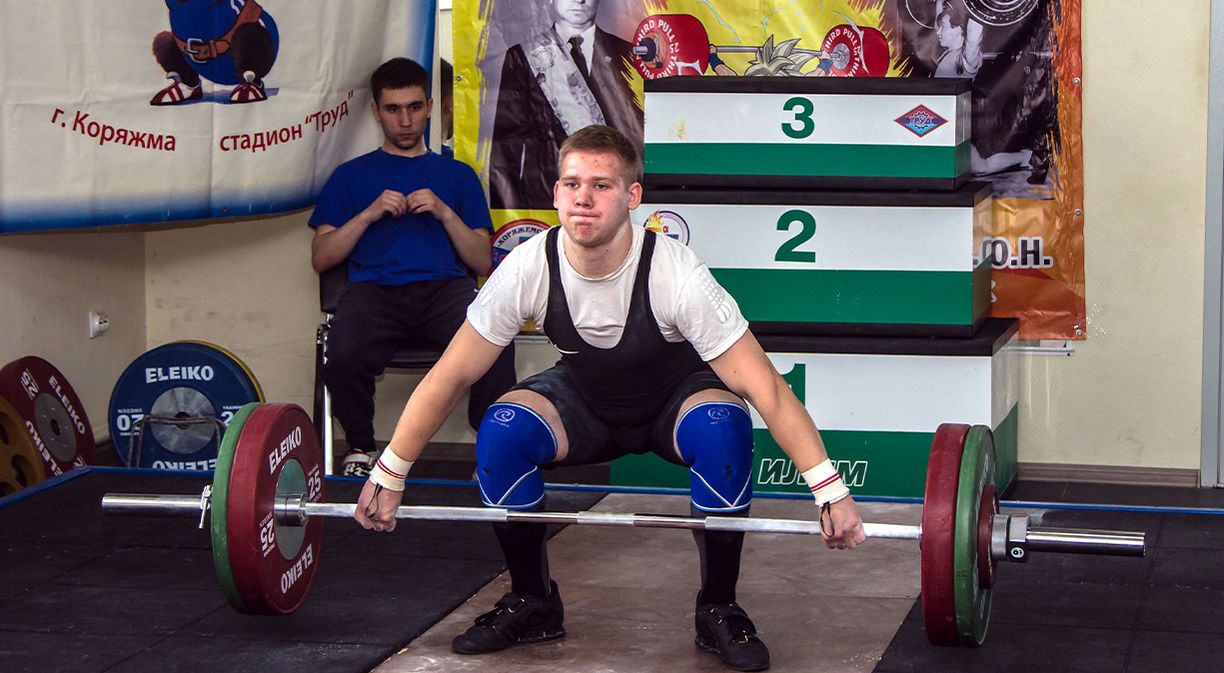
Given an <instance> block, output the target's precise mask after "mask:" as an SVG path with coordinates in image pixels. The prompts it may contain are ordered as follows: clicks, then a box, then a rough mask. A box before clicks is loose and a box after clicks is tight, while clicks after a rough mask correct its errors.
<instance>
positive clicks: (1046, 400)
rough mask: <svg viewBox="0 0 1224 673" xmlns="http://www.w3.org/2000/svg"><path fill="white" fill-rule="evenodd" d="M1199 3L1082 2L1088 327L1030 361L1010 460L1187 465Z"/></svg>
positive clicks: (1201, 44)
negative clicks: (1140, 54)
mask: <svg viewBox="0 0 1224 673" xmlns="http://www.w3.org/2000/svg"><path fill="white" fill-rule="evenodd" d="M1209 4H1210V3H1209V0H1187V1H1186V2H1182V3H1179V4H1178V11H1176V12H1162V13H1161V14H1160V31H1161V33H1162V34H1165V35H1176V36H1177V40H1176V41H1177V44H1178V47H1177V49H1176V50H1175V51H1176V55H1175V56H1171V60H1170V59H1147V58H1135V57H1134V56H1133V54H1132V53H1131V52H1132V47H1133V45H1136V44H1142V43H1144V41H1145V40H1149V39H1150V36H1151V18H1150V17H1151V14H1150V10H1151V7H1152V5H1151V4H1150V3H1147V2H1138V1H1136V0H1128V1H1125V2H1110V3H1092V2H1087V3H1083V59H1084V75H1083V81H1084V121H1083V139H1084V165H1085V178H1084V180H1085V208H1084V211H1085V223H1086V226H1085V247H1086V255H1087V286H1088V288H1087V293H1088V331H1089V337H1088V340H1087V341H1086V342H1083V343H1080V344H1078V345H1077V347H1076V354H1075V355H1074V356H1073V357H1070V358H1065V357H1063V358H1058V357H1054V358H1052V357H1032V358H1030V361H1029V368H1028V371H1029V374H1030V376H1029V380H1028V385H1027V388H1026V394H1025V395H1024V397H1023V399H1022V402H1021V404H1022V411H1021V416H1022V419H1023V422H1022V426H1021V429H1020V460H1022V461H1029V462H1047V463H1083V464H1098V465H1123V466H1125V465H1138V466H1148V467H1171V468H1193V469H1197V468H1198V467H1199V461H1200V445H1199V423H1200V409H1199V406H1200V399H1201V390H1200V386H1201V376H1202V354H1201V349H1202V327H1203V325H1202V301H1203V288H1202V278H1203V269H1202V267H1203V262H1202V259H1203V235H1204V224H1203V212H1204V199H1205V192H1204V185H1205V182H1206V181H1205V166H1206V164H1205V157H1206V133H1207V52H1208V49H1207V47H1208V40H1209V35H1208V26H1209V25H1208V22H1206V21H1204V20H1203V18H1202V17H1204V16H1207V15H1208V12H1209Z"/></svg>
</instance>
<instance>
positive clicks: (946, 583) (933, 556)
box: [921, 423, 969, 646]
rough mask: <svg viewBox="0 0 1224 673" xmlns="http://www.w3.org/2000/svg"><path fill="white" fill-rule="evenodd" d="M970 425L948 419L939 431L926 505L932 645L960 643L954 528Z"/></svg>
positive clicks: (925, 616)
mask: <svg viewBox="0 0 1224 673" xmlns="http://www.w3.org/2000/svg"><path fill="white" fill-rule="evenodd" d="M968 433H969V426H968V425H962V424H957V423H944V424H942V425H940V426H939V428H938V429H937V430H936V431H935V439H934V440H933V441H932V442H931V457H930V460H929V461H928V463H927V477H926V495H925V499H924V501H923V505H922V544H921V547H922V564H921V565H922V580H921V587H922V620H923V624H924V625H925V627H926V632H927V640H929V641H931V644H932V645H948V646H955V645H958V644H959V643H960V637H959V635H958V633H957V630H956V603H955V600H954V598H955V597H954V593H953V585H952V579H953V577H952V572H953V571H952V560H953V549H954V548H953V533H954V524H955V516H956V492H957V487H958V485H959V481H960V463H961V451H962V450H963V448H964V446H965V436H966V435H967V434H968Z"/></svg>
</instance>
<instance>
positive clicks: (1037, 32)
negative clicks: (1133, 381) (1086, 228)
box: [454, 0, 1086, 339]
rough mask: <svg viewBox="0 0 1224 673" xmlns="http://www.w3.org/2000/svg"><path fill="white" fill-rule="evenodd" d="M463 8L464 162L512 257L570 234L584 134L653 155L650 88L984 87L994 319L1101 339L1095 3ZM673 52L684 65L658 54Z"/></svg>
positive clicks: (740, 2) (852, 1)
mask: <svg viewBox="0 0 1224 673" xmlns="http://www.w3.org/2000/svg"><path fill="white" fill-rule="evenodd" d="M454 8H455V9H454V26H455V35H454V53H455V61H456V63H455V66H456V75H457V83H456V89H455V108H456V112H455V145H456V157H457V158H459V159H461V160H463V161H467V162H468V163H471V164H472V165H473V166H475V167H477V169H478V170H479V171H480V172H481V175H482V176H483V177H484V178H485V179H486V180H487V184H488V186H489V198H490V205H491V206H492V208H493V210H494V212H493V215H494V223H495V224H497V225H499V226H500V227H501V228H502V229H504V230H505V232H506V235H504V236H500V237H498V238H497V240H498V241H501V239H503V238H504V239H505V242H504V244H505V245H506V246H507V247H512V246H513V245H514V244H515V243H516V242H517V241H519V240H522V238H523V237H524V232H526V233H530V231H531V230H532V227H534V228H535V229H539V228H541V226H542V225H539V223H542V222H549V221H553V222H555V219H556V215H555V213H554V212H551V210H552V202H551V190H552V180H553V179H555V160H556V159H555V158H556V151H557V148H558V146H559V145H560V142H561V141H562V140H563V139H564V138H565V137H566V136H567V135H568V134H569V133H570V132H572V131H573V130H574V129H575V128H579V127H581V126H583V125H586V124H587V123H591V122H603V123H607V124H610V125H612V126H615V127H617V128H619V129H620V130H622V131H624V132H625V133H626V134H627V135H629V137H630V138H632V139H635V140H637V141H639V143H640V140H641V138H642V124H643V121H642V120H643V115H644V113H645V112H646V111H644V110H643V109H642V108H643V98H644V97H643V94H642V82H643V77H657V76H671V75H676V74H683V75H697V74H700V75H704V76H707V77H715V76H732V77H735V76H739V77H744V76H755V75H788V76H796V77H807V76H818V77H820V76H824V77H862V76H889V77H963V78H972V79H973V81H974V85H973V104H972V118H973V124H972V127H973V139H972V147H971V157H970V163H971V167H972V172H973V176H974V178H975V179H982V180H987V181H989V182H991V184H992V185H993V191H994V206H993V211H994V235H993V237H992V238H991V239H990V240H989V241H988V243H987V245H986V246H985V248H984V250H980V251H977V254H980V255H983V256H985V257H988V258H989V259H990V261H991V264H992V267H993V288H992V299H993V306H992V314H993V315H995V316H1003V317H1018V318H1020V325H1021V327H1020V329H1021V338H1023V339H1083V338H1085V336H1086V334H1085V330H1086V309H1085V302H1084V239H1083V214H1082V213H1083V211H1082V207H1083V206H1082V204H1083V182H1084V179H1083V176H1084V172H1083V150H1082V144H1081V137H1080V124H1081V99H1080V70H1081V68H1080V2H1079V0H825V1H824V2H819V3H801V2H793V1H792V0H456V1H455V3H454ZM591 13H593V16H594V22H595V26H594V30H593V31H591V30H587V31H583V32H582V33H581V35H578V34H577V33H578V31H576V30H575V29H574V28H573V26H575V25H581V24H582V22H583V21H586V20H588V18H587V16H586V15H587V14H591ZM576 35H577V37H579V38H580V39H579V40H578V41H574V40H572V39H571V38H572V37H574V36H576ZM661 43H665V44H666V46H667V48H668V50H669V54H668V58H661V57H660V55H659V54H657V53H654V54H652V53H651V47H654V48H655V51H658V45H659V44H661ZM834 123H835V122H834ZM639 146H641V145H640V144H639ZM550 162H552V164H553V165H552V166H550V165H549V164H550ZM531 223H536V224H531ZM529 224H530V225H531V226H527V225H529ZM498 252H499V253H500V254H505V252H506V250H505V249H501V250H499V251H498Z"/></svg>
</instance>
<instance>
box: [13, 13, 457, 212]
mask: <svg viewBox="0 0 1224 673" xmlns="http://www.w3.org/2000/svg"><path fill="white" fill-rule="evenodd" d="M0 16H3V19H2V20H0V147H3V150H0V233H8V232H18V231H32V230H44V229H62V228H73V227H94V226H101V225H113V224H134V223H144V222H162V221H170V220H187V219H199V218H208V217H229V216H239V215H253V214H264V213H275V212H283V211H288V210H293V209H297V208H302V207H305V206H308V205H310V204H311V203H313V202H314V200H315V198H316V197H317V195H318V192H319V190H320V189H322V186H323V183H324V182H325V181H326V180H327V177H328V176H329V175H330V174H331V171H332V169H333V168H335V166H336V165H337V164H339V163H341V162H343V161H345V160H347V159H350V158H352V157H354V156H357V155H358V154H361V153H364V152H368V151H369V150H370V149H372V148H374V147H376V146H377V145H378V144H379V143H380V142H381V140H382V136H381V134H380V132H379V129H378V126H377V124H374V123H373V122H371V121H370V119H369V117H368V115H369V105H370V94H369V77H370V73H371V72H372V71H373V70H374V68H376V67H377V66H378V65H379V64H380V63H382V62H383V61H385V60H387V59H389V58H392V57H395V56H407V57H408V58H411V59H414V60H416V61H418V62H420V63H422V64H423V65H425V67H426V68H429V67H430V63H431V60H432V54H433V47H434V44H433V43H434V22H435V17H436V3H435V2H434V0H411V1H408V0H362V1H361V2H352V1H351V0H314V1H312V2H291V1H290V0H258V1H257V0H142V1H140V2H130V1H129V2H87V1H86V0H39V1H38V2H30V1H29V0H0Z"/></svg>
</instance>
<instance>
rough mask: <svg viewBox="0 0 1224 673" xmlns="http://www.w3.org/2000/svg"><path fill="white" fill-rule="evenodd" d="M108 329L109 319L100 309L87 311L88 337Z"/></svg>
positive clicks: (95, 335)
mask: <svg viewBox="0 0 1224 673" xmlns="http://www.w3.org/2000/svg"><path fill="white" fill-rule="evenodd" d="M108 329H110V319H109V318H107V317H106V314H105V313H103V312H102V311H90V312H89V338H90V339H93V338H95V337H97V336H98V335H99V334H101V333H103V332H105V331H106V330H108Z"/></svg>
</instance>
